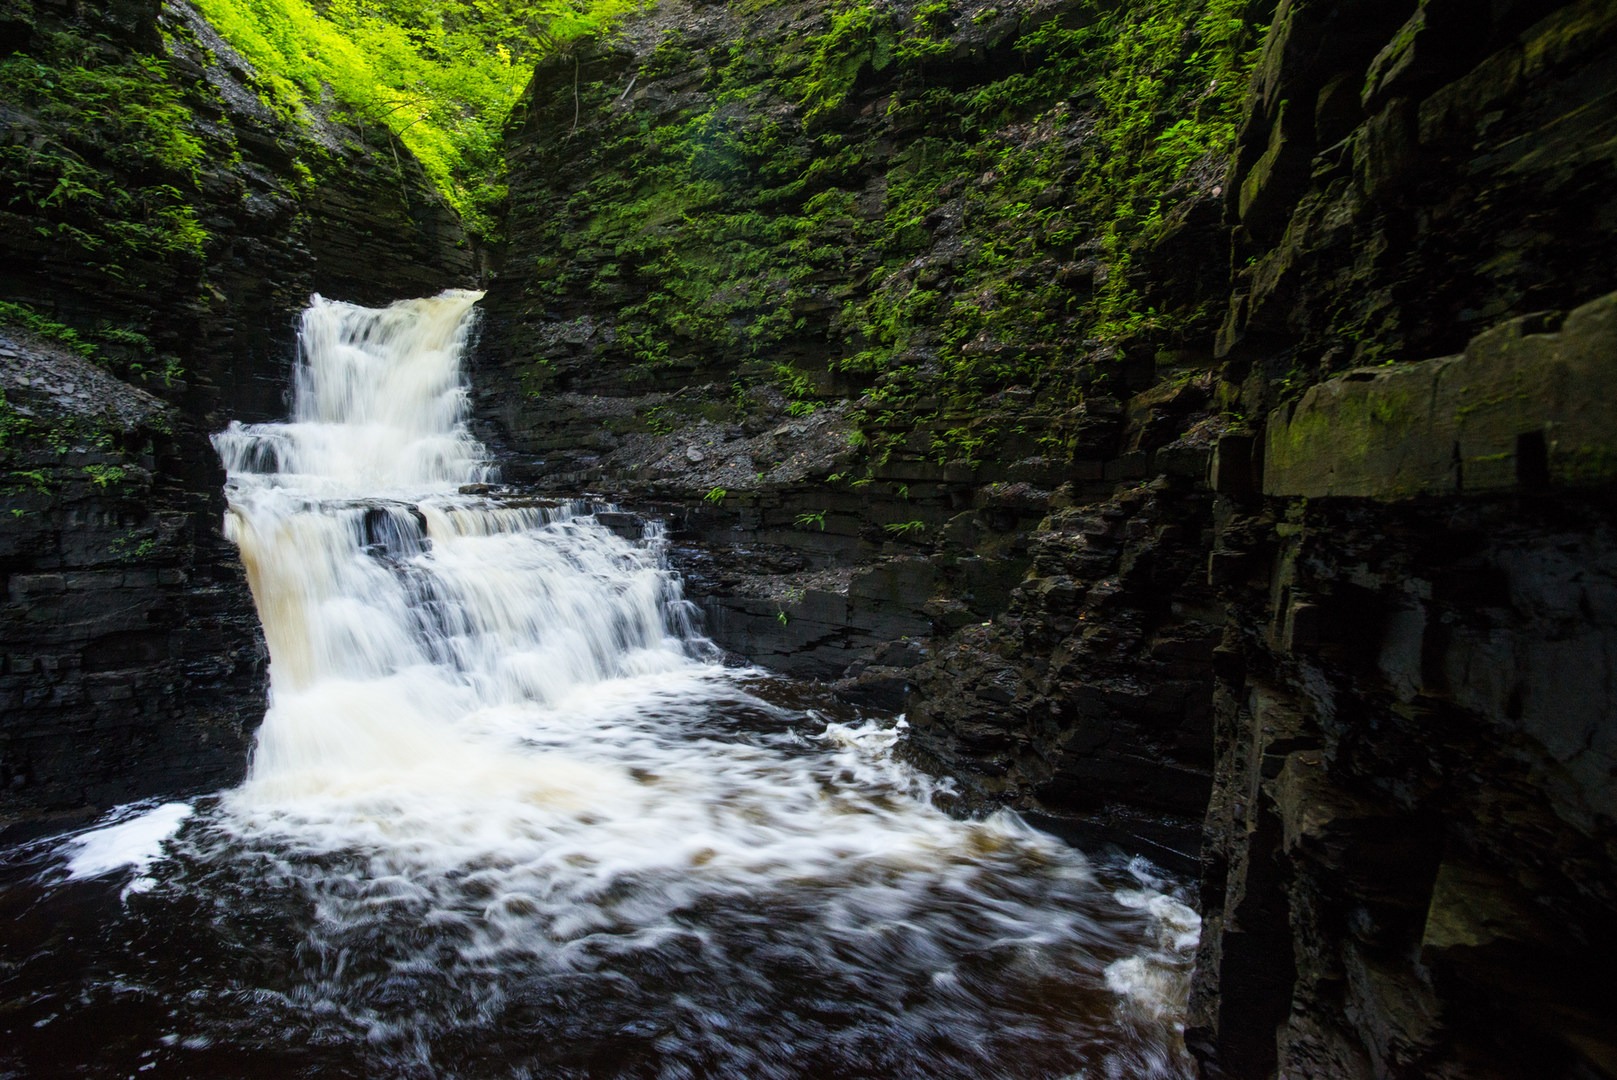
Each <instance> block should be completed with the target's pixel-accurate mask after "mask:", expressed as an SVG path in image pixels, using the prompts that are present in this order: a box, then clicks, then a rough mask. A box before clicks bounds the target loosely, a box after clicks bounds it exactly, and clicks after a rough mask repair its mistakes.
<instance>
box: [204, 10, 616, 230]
mask: <svg viewBox="0 0 1617 1080" xmlns="http://www.w3.org/2000/svg"><path fill="white" fill-rule="evenodd" d="M636 2H637V0H542V2H539V3H534V2H531V0H195V3H196V5H197V7H198V8H199V9H200V10H201V11H202V13H203V14H204V15H206V16H207V18H208V21H209V22H211V23H212V24H213V25H214V27H215V28H216V29H218V30H219V32H220V33H221V34H223V35H224V37H225V38H226V39H227V40H228V41H229V42H230V43H231V44H232V45H233V46H234V47H235V48H236V49H237V50H238V51H239V52H241V53H242V55H243V56H245V57H246V58H247V59H248V60H249V61H251V62H252V64H253V66H254V67H255V68H256V69H257V71H258V75H259V78H260V80H261V84H262V87H261V88H262V93H263V96H264V98H265V101H266V103H267V104H269V105H270V106H271V107H273V108H275V109H277V110H278V111H280V112H281V113H282V114H283V115H286V116H288V117H290V118H294V119H296V118H298V117H300V116H302V114H303V112H304V110H305V109H306V108H307V107H308V106H310V105H312V104H317V103H325V104H328V105H335V106H337V107H338V109H339V111H340V112H341V113H343V114H346V115H347V116H349V117H350V118H351V119H353V120H354V121H357V122H358V123H359V124H361V125H374V126H377V127H385V128H386V129H387V130H389V131H391V132H392V133H393V134H394V135H395V136H397V137H398V139H399V141H400V142H402V143H403V144H404V145H405V146H407V147H408V148H409V149H410V152H411V153H413V154H414V155H415V156H416V158H417V159H418V160H419V161H420V162H421V163H422V165H423V166H424V167H425V168H426V171H427V174H428V175H429V176H430V177H431V178H432V180H433V182H434V183H435V184H436V185H437V186H438V187H439V189H440V190H441V191H442V192H443V193H444V195H445V196H446V197H447V198H448V200H449V202H450V204H451V205H452V206H454V207H455V209H456V210H457V211H459V213H460V215H461V217H462V219H463V220H464V221H465V223H466V225H467V227H468V228H469V229H470V230H471V231H472V232H474V233H477V234H479V235H483V236H485V237H487V236H492V235H494V234H495V233H496V232H497V230H498V220H497V215H498V207H499V205H500V203H501V202H502V200H503V199H504V197H505V186H504V159H503V156H502V155H503V150H502V145H501V134H500V132H501V128H502V126H503V125H504V123H505V121H506V118H507V117H508V116H509V115H510V112H511V107H512V105H513V104H514V103H515V102H516V100H517V98H518V97H519V96H520V94H521V93H522V89H523V87H525V86H526V85H527V82H528V79H529V77H530V76H531V74H532V72H533V66H534V64H535V63H536V62H537V61H538V59H539V58H541V57H542V56H545V55H549V54H552V53H556V52H559V51H563V50H565V49H566V48H567V47H568V45H569V43H571V42H573V41H576V40H578V39H581V38H588V37H592V36H596V35H599V34H601V33H602V32H603V31H605V30H606V29H607V28H608V27H610V26H611V25H612V24H613V23H614V22H615V21H616V20H617V19H619V18H620V17H621V16H622V15H624V14H625V13H626V12H628V11H629V10H631V9H633V7H634V6H635V5H636Z"/></svg>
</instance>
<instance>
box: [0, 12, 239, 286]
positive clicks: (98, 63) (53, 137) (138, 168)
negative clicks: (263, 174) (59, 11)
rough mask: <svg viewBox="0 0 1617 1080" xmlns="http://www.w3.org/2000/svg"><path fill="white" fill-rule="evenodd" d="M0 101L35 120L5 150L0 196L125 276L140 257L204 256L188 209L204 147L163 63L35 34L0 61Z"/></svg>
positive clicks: (72, 38) (65, 36)
mask: <svg viewBox="0 0 1617 1080" xmlns="http://www.w3.org/2000/svg"><path fill="white" fill-rule="evenodd" d="M0 100H4V101H6V102H7V103H8V105H11V106H13V107H21V108H27V109H29V110H30V111H31V112H32V113H34V114H35V115H36V116H37V117H38V119H39V121H40V123H39V124H38V125H37V128H36V129H35V132H34V133H33V134H32V136H31V137H29V138H26V139H15V140H7V141H6V144H5V145H4V146H0V180H3V183H0V190H4V191H5V192H6V193H7V194H5V195H3V196H0V197H3V198H4V199H5V200H6V205H9V206H11V207H13V208H15V209H18V210H22V211H25V212H26V213H28V214H29V215H30V216H31V217H34V218H36V219H37V220H38V221H40V223H41V224H40V225H39V226H38V229H39V231H40V232H41V233H42V234H44V235H45V236H47V237H50V238H52V239H56V240H61V241H66V242H67V243H69V244H71V245H73V246H74V247H76V248H77V249H78V250H79V252H80V253H81V258H83V259H84V261H86V262H88V263H90V264H91V265H94V266H96V267H98V268H99V269H101V270H103V271H105V272H108V273H111V274H113V275H115V276H123V275H125V274H126V273H128V272H130V269H131V266H132V265H133V262H134V260H136V259H152V258H156V259H169V258H199V257H200V256H201V255H202V253H203V250H204V248H205V246H206V244H207V241H208V234H207V231H206V230H205V229H204V228H203V226H202V224H201V222H200V221H199V219H198V217H197V213H196V209H195V208H194V206H193V205H192V202H191V200H192V198H193V197H194V195H195V193H196V191H197V176H198V170H199V169H200V167H201V165H202V161H203V144H202V142H201V140H200V139H199V138H198V137H197V135H196V134H195V132H194V131H193V129H192V127H191V117H190V112H189V110H188V109H187V107H186V105H185V103H184V100H183V95H182V94H181V92H180V90H179V89H178V88H177V87H176V86H175V84H174V82H173V80H172V79H171V77H170V71H169V66H168V64H167V62H166V61H164V60H161V59H158V58H155V57H146V56H138V55H129V54H123V55H121V56H120V57H119V58H118V59H117V60H116V61H109V60H108V59H107V58H106V56H105V55H104V54H103V52H102V50H101V48H100V46H99V45H98V43H96V42H93V41H88V40H85V39H83V38H81V37H78V36H76V35H74V34H71V33H67V32H57V31H52V32H47V31H43V30H42V31H39V32H38V34H37V35H36V39H35V40H34V41H32V42H31V43H30V47H29V50H28V51H26V52H22V51H19V52H13V53H11V54H10V55H8V56H6V57H4V58H3V59H0Z"/></svg>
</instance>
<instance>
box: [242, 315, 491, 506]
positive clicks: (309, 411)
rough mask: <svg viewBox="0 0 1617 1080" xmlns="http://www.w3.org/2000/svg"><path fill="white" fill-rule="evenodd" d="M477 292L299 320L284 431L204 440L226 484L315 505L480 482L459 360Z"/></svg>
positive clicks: (245, 428) (279, 426) (249, 430)
mask: <svg viewBox="0 0 1617 1080" xmlns="http://www.w3.org/2000/svg"><path fill="white" fill-rule="evenodd" d="M482 296H483V294H482V293H481V292H476V291H472V290H467V289H450V290H448V291H446V292H443V293H440V294H439V295H437V296H433V297H428V298H425V299H419V300H403V301H400V302H398V303H395V304H392V305H390V306H388V307H385V308H379V309H378V308H364V307H359V306H357V305H354V304H348V303H343V302H340V301H334V300H327V299H325V298H324V297H321V296H319V295H315V296H313V297H311V298H310V304H309V307H308V308H307V309H305V311H304V312H303V319H302V323H301V326H300V328H299V333H298V359H297V370H296V375H295V380H294V388H293V395H294V397H293V408H292V420H291V422H289V423H275V424H241V423H235V422H233V423H231V425H230V426H229V427H228V428H227V429H225V430H224V431H223V432H220V433H219V434H217V435H215V436H214V445H215V447H217V449H218V451H219V455H220V457H221V458H222V459H223V461H224V464H225V468H226V470H227V472H228V474H229V476H230V479H231V482H232V483H233V484H236V485H238V486H254V485H257V486H275V487H291V488H296V489H297V490H299V491H300V492H303V493H305V494H309V495H318V496H321V497H341V496H374V495H379V494H398V493H410V494H428V493H433V492H441V491H446V490H450V489H453V488H455V487H457V486H459V485H461V484H466V483H470V482H474V481H480V480H486V479H490V478H491V473H492V470H491V469H490V467H489V466H488V463H487V457H488V455H487V451H486V450H484V448H483V446H482V444H481V443H479V442H478V441H477V440H476V439H474V438H473V437H472V435H471V432H470V431H469V430H467V427H466V413H467V394H466V385H465V381H464V378H463V376H462V373H461V367H460V361H461V355H462V353H463V352H464V351H465V347H466V345H467V343H468V341H469V339H470V336H471V333H472V331H473V329H474V328H475V326H476V312H475V309H474V308H473V305H474V304H476V303H477V301H478V300H480V299H481V298H482Z"/></svg>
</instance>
